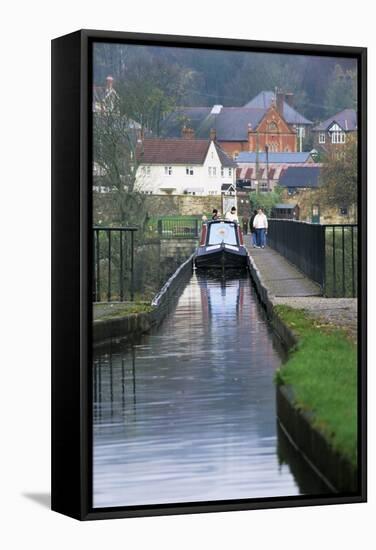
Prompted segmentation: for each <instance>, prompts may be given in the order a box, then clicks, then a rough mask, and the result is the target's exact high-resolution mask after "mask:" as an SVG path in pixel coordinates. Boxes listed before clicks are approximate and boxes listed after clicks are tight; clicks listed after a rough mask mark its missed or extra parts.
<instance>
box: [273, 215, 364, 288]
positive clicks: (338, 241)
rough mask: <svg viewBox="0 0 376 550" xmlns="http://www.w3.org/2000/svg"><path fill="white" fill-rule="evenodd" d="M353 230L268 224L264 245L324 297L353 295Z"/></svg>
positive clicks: (290, 222) (349, 226) (286, 222)
mask: <svg viewBox="0 0 376 550" xmlns="http://www.w3.org/2000/svg"><path fill="white" fill-rule="evenodd" d="M357 239H358V232H357V226H356V225H354V224H343V225H332V224H329V225H320V224H311V223H308V222H300V221H294V220H281V219H271V220H269V229H268V244H269V245H270V246H271V247H272V248H274V249H275V250H276V251H277V252H279V253H280V254H282V255H283V256H285V258H287V259H288V260H289V261H290V262H291V263H292V264H294V265H296V266H297V267H298V268H299V269H300V270H301V271H302V272H303V273H304V274H305V275H307V276H308V277H309V278H310V279H312V280H313V281H315V282H316V283H318V284H319V285H320V287H321V288H322V291H323V294H324V295H325V296H328V297H355V296H356V295H357Z"/></svg>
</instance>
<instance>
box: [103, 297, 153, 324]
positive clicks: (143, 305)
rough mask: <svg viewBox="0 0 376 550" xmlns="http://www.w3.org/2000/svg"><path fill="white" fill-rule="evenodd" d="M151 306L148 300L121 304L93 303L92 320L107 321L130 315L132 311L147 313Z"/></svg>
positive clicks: (151, 308)
mask: <svg viewBox="0 0 376 550" xmlns="http://www.w3.org/2000/svg"><path fill="white" fill-rule="evenodd" d="M152 310H153V307H152V306H151V305H150V303H149V302H124V303H122V304H119V303H116V304H111V303H108V304H94V320H95V321H97V320H98V321H99V320H100V321H108V320H110V319H117V318H121V317H126V316H127V315H132V314H134V313H149V312H150V311H152Z"/></svg>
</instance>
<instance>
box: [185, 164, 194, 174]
mask: <svg viewBox="0 0 376 550" xmlns="http://www.w3.org/2000/svg"><path fill="white" fill-rule="evenodd" d="M185 173H186V175H187V176H193V168H192V167H191V166H189V167H187V168H186V169H185Z"/></svg>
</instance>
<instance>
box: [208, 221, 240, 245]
mask: <svg viewBox="0 0 376 550" xmlns="http://www.w3.org/2000/svg"><path fill="white" fill-rule="evenodd" d="M206 224H207V227H208V232H207V236H206V246H211V245H214V244H221V243H226V244H232V245H235V246H237V245H239V242H238V232H237V225H238V224H237V223H236V222H233V221H231V220H209V221H208V222H206Z"/></svg>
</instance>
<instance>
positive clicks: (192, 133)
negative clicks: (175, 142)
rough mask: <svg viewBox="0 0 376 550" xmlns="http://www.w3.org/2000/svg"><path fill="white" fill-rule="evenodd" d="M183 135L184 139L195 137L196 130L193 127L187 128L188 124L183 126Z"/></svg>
mask: <svg viewBox="0 0 376 550" xmlns="http://www.w3.org/2000/svg"><path fill="white" fill-rule="evenodd" d="M181 137H182V138H183V139H195V131H194V130H193V128H187V126H183V129H182V131H181Z"/></svg>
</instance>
